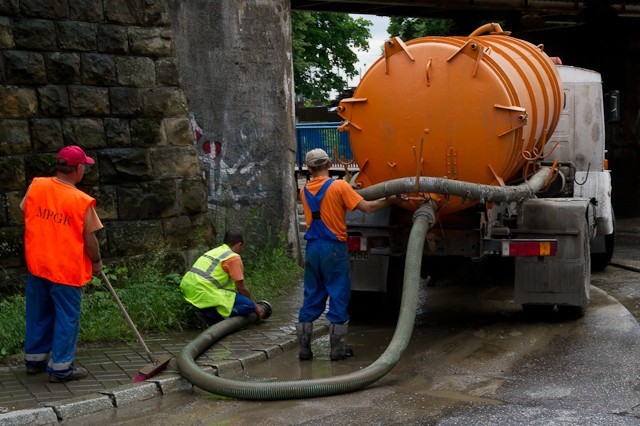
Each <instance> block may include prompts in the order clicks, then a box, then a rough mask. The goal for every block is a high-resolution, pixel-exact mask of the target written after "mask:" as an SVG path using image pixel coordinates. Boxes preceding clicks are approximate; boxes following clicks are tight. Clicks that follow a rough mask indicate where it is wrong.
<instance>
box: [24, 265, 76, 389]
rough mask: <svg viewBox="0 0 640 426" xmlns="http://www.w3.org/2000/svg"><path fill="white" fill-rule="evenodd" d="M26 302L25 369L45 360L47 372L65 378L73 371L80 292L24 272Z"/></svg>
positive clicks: (72, 287)
mask: <svg viewBox="0 0 640 426" xmlns="http://www.w3.org/2000/svg"><path fill="white" fill-rule="evenodd" d="M26 299H27V306H26V309H27V315H26V323H27V333H26V336H25V340H24V354H25V355H24V358H25V361H26V363H27V366H28V367H35V366H37V365H38V364H42V363H44V362H45V361H47V360H48V364H47V371H48V372H49V373H53V374H55V375H56V376H66V375H67V374H69V373H70V372H71V371H72V370H73V369H74V367H73V360H74V358H75V353H76V345H77V343H78V331H79V329H80V305H81V302H82V289H81V288H80V287H74V286H70V285H63V284H57V283H54V282H51V281H49V280H46V279H44V278H40V277H36V276H35V275H32V274H31V273H27V288H26ZM49 353H51V358H49Z"/></svg>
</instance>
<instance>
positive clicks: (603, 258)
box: [591, 210, 616, 272]
mask: <svg viewBox="0 0 640 426" xmlns="http://www.w3.org/2000/svg"><path fill="white" fill-rule="evenodd" d="M611 220H612V222H613V232H612V233H611V234H609V235H605V236H604V248H605V252H604V253H592V254H591V271H592V272H600V271H604V268H606V267H607V265H609V262H611V258H612V257H613V249H614V247H615V243H616V217H615V216H614V215H613V210H612V211H611Z"/></svg>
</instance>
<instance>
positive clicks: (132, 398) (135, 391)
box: [101, 2, 160, 407]
mask: <svg viewBox="0 0 640 426" xmlns="http://www.w3.org/2000/svg"><path fill="white" fill-rule="evenodd" d="M125 3H126V2H125ZM101 393H103V394H105V395H108V396H109V398H111V400H112V401H113V405H115V406H116V407H122V406H123V405H127V404H131V403H132V402H136V401H144V400H146V399H150V398H155V397H157V396H160V389H158V386H156V384H155V383H130V384H127V385H122V386H119V387H117V388H115V389H112V390H109V391H104V392H101Z"/></svg>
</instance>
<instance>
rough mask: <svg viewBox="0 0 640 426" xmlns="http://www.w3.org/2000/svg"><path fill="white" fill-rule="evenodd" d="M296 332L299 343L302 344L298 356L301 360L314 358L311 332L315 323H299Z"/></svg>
mask: <svg viewBox="0 0 640 426" xmlns="http://www.w3.org/2000/svg"><path fill="white" fill-rule="evenodd" d="M296 332H297V333H298V343H299V344H300V352H298V358H300V360H301V361H307V360H309V359H311V358H313V352H311V333H312V332H313V323H312V322H299V323H297V324H296Z"/></svg>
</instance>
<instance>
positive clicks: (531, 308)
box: [522, 303, 554, 319]
mask: <svg viewBox="0 0 640 426" xmlns="http://www.w3.org/2000/svg"><path fill="white" fill-rule="evenodd" d="M553 307H554V305H534V304H532V303H523V304H522V310H523V311H524V314H525V315H526V316H528V317H530V318H534V319H546V318H547V317H548V316H549V315H551V312H553Z"/></svg>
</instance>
